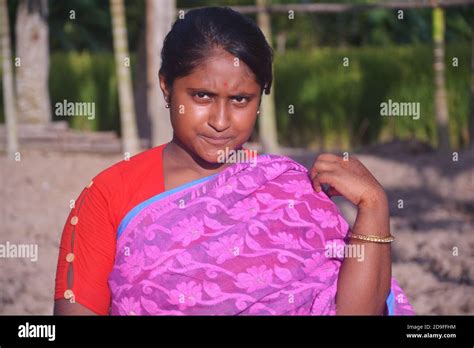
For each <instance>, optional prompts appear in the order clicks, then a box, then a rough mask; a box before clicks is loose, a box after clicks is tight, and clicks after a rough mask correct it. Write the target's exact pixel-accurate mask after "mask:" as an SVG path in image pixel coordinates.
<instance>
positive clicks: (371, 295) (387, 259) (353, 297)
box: [336, 195, 392, 315]
mask: <svg viewBox="0 0 474 348" xmlns="http://www.w3.org/2000/svg"><path fill="white" fill-rule="evenodd" d="M353 233H356V234H363V235H367V234H369V235H376V236H380V237H386V236H388V235H389V234H390V226H389V209H388V202H387V198H386V196H385V195H383V196H382V197H380V198H376V199H374V200H373V202H371V203H367V204H366V205H362V206H361V205H359V207H358V213H357V218H356V221H355V224H354V228H353ZM348 245H349V246H352V245H354V246H355V247H359V245H360V248H362V255H363V258H362V261H359V259H358V258H355V257H352V258H345V259H344V262H343V264H342V266H341V269H340V271H339V280H338V286H337V295H336V313H337V314H338V315H341V314H352V315H359V314H369V315H382V314H383V312H384V310H385V301H386V299H387V296H388V294H389V292H390V280H391V278H392V267H391V247H390V243H386V244H381V243H373V242H366V241H362V240H358V239H351V240H350V242H349V244H348Z"/></svg>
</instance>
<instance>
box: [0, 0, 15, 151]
mask: <svg viewBox="0 0 474 348" xmlns="http://www.w3.org/2000/svg"><path fill="white" fill-rule="evenodd" d="M0 45H1V50H0V52H1V57H2V70H3V75H2V76H3V79H2V80H3V101H4V103H5V123H6V128H7V129H6V130H7V153H8V156H9V157H10V158H13V156H14V155H15V153H16V152H17V151H18V135H17V132H16V99H15V91H14V87H13V69H12V61H11V59H12V53H11V45H10V24H9V21H8V6H7V1H6V0H0Z"/></svg>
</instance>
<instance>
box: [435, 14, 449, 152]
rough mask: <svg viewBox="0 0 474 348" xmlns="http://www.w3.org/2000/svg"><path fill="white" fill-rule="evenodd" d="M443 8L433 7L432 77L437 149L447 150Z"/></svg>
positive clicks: (447, 126) (447, 129)
mask: <svg viewBox="0 0 474 348" xmlns="http://www.w3.org/2000/svg"><path fill="white" fill-rule="evenodd" d="M444 25H445V24H444V10H443V9H442V8H441V7H435V8H434V9H433V41H434V62H433V69H434V79H435V113H436V125H437V128H438V149H439V150H440V151H449V149H450V145H449V114H448V100H447V95H446V85H445V76H444V70H445V64H444Z"/></svg>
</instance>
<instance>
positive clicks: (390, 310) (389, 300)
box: [386, 289, 395, 315]
mask: <svg viewBox="0 0 474 348" xmlns="http://www.w3.org/2000/svg"><path fill="white" fill-rule="evenodd" d="M394 300H395V297H394V296H393V291H392V289H390V294H388V297H387V301H386V302H387V307H388V315H394V313H395V302H394Z"/></svg>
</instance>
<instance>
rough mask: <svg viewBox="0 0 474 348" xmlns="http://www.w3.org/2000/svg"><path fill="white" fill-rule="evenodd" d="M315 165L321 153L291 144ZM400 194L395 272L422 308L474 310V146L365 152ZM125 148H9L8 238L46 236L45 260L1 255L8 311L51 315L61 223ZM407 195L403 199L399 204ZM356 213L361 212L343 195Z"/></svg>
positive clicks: (2, 210)
mask: <svg viewBox="0 0 474 348" xmlns="http://www.w3.org/2000/svg"><path fill="white" fill-rule="evenodd" d="M289 155H290V156H292V157H293V158H295V159H296V160H298V161H300V162H301V163H303V164H304V165H306V166H309V165H311V163H312V160H313V158H314V155H313V154H308V153H299V152H297V151H290V153H289ZM357 156H358V157H359V158H360V159H361V160H362V162H363V163H364V164H365V165H366V166H367V167H368V168H369V169H370V170H371V171H372V172H373V173H374V175H375V176H376V177H377V178H378V179H379V181H380V182H381V183H382V185H383V186H384V187H385V189H386V191H387V193H388V195H389V198H390V202H391V216H392V218H391V228H392V233H393V234H394V235H395V236H396V238H397V240H396V241H395V243H394V244H393V274H394V276H395V277H396V278H397V279H398V281H399V283H400V284H401V286H402V288H403V289H404V290H405V292H406V293H407V295H408V298H409V300H410V302H411V303H412V304H413V306H414V309H415V311H416V313H417V314H474V202H473V201H474V199H473V197H474V174H473V173H474V153H469V152H467V151H464V152H460V153H459V160H458V161H453V160H452V155H451V154H447V155H440V154H435V153H433V152H430V151H426V149H425V148H423V147H420V146H417V145H416V144H415V145H413V144H411V145H410V144H407V143H392V144H389V145H383V146H378V147H376V148H373V149H366V150H365V151H363V152H360V153H358V154H357ZM119 160H121V158H120V156H119V155H98V154H89V153H83V154H81V153H76V154H73V153H67V154H64V153H58V152H56V153H48V152H44V151H35V150H30V151H26V152H24V153H22V159H21V161H18V162H14V161H10V160H7V159H6V158H5V156H0V220H1V221H0V243H1V244H4V243H6V242H7V241H9V242H10V243H18V244H32V243H35V244H38V248H39V255H38V257H39V259H38V261H37V262H31V261H30V260H29V259H13V258H10V259H5V258H0V314H51V313H52V307H53V300H52V297H53V290H54V278H55V270H56V262H57V257H58V245H59V240H60V237H61V232H62V228H63V225H64V223H65V220H66V218H67V215H68V213H69V202H70V200H72V199H75V198H76V197H77V196H78V194H79V193H80V191H81V190H82V188H83V187H84V186H85V185H87V184H88V183H89V181H90V179H91V178H92V177H93V176H95V175H96V174H97V173H98V172H100V171H101V170H102V169H104V168H106V167H108V166H109V165H111V164H113V163H115V162H117V161H119ZM399 200H403V208H399V206H398V204H399ZM337 203H338V205H339V206H340V208H341V209H342V211H343V213H344V215H345V216H346V218H347V219H348V220H349V221H353V220H354V217H355V214H356V211H355V210H354V208H353V207H352V206H350V204H348V203H345V202H343V200H341V199H337Z"/></svg>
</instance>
